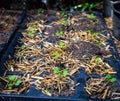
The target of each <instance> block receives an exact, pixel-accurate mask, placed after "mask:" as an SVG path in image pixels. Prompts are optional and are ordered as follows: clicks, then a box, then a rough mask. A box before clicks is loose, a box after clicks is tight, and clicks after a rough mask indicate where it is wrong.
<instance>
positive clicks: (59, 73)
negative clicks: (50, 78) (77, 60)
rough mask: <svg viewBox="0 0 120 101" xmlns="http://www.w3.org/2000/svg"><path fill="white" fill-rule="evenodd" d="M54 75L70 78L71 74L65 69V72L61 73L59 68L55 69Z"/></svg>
mask: <svg viewBox="0 0 120 101" xmlns="http://www.w3.org/2000/svg"><path fill="white" fill-rule="evenodd" d="M54 74H56V75H59V76H61V77H63V76H68V75H69V72H68V71H67V70H66V69H64V70H63V71H60V69H59V68H58V67H55V68H54Z"/></svg>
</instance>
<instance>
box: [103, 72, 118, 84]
mask: <svg viewBox="0 0 120 101" xmlns="http://www.w3.org/2000/svg"><path fill="white" fill-rule="evenodd" d="M105 78H106V79H107V80H108V81H110V82H111V83H114V82H116V81H117V79H116V78H113V77H112V76H111V75H110V74H107V75H106V77H105Z"/></svg>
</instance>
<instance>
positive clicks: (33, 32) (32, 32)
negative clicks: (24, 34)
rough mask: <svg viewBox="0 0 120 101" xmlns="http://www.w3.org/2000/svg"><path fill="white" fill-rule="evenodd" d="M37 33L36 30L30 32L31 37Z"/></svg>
mask: <svg viewBox="0 0 120 101" xmlns="http://www.w3.org/2000/svg"><path fill="white" fill-rule="evenodd" d="M35 33H36V30H31V31H29V32H28V34H29V35H32V34H35Z"/></svg>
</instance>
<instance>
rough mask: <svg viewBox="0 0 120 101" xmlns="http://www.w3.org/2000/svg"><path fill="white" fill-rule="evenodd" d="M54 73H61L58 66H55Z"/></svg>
mask: <svg viewBox="0 0 120 101" xmlns="http://www.w3.org/2000/svg"><path fill="white" fill-rule="evenodd" d="M54 73H55V74H57V75H58V74H60V69H59V68H57V67H55V68H54Z"/></svg>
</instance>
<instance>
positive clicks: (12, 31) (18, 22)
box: [0, 10, 25, 61]
mask: <svg viewBox="0 0 120 101" xmlns="http://www.w3.org/2000/svg"><path fill="white" fill-rule="evenodd" d="M5 13H16V14H19V16H18V18H17V22H16V26H15V28H13V29H12V30H11V31H10V32H9V35H10V38H9V39H8V42H7V43H5V44H0V48H1V50H0V61H1V57H2V55H3V54H4V52H5V50H6V49H7V47H8V46H9V44H10V43H11V40H12V39H13V38H14V36H15V34H16V32H17V30H18V29H19V27H20V24H21V23H22V21H23V19H24V17H25V12H24V11H14V10H5Z"/></svg>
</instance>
